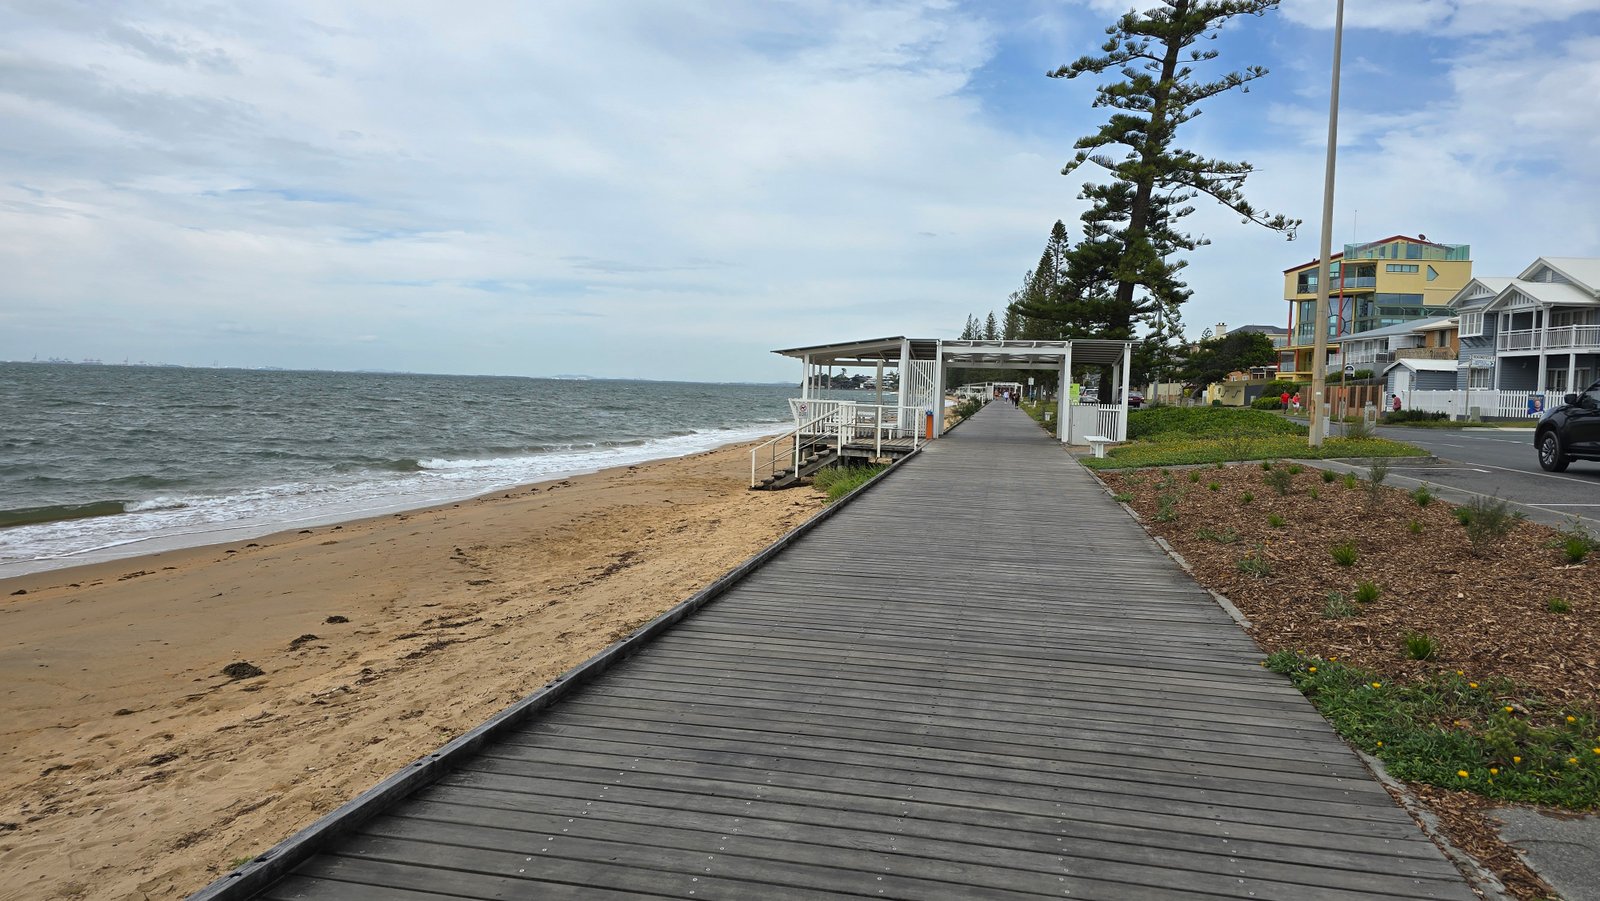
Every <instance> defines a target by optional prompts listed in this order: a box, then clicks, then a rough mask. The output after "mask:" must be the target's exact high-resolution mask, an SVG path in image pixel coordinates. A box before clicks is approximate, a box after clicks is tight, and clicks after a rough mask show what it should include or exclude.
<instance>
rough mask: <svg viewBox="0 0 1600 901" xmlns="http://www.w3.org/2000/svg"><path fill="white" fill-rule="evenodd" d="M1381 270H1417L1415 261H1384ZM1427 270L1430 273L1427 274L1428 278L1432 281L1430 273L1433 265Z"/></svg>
mask: <svg viewBox="0 0 1600 901" xmlns="http://www.w3.org/2000/svg"><path fill="white" fill-rule="evenodd" d="M1383 271H1384V272H1416V271H1417V264H1416V263H1384V264H1383ZM1428 272H1429V273H1430V274H1429V276H1428V280H1429V281H1432V280H1433V275H1432V274H1431V273H1432V272H1433V267H1432V266H1429V267H1428Z"/></svg>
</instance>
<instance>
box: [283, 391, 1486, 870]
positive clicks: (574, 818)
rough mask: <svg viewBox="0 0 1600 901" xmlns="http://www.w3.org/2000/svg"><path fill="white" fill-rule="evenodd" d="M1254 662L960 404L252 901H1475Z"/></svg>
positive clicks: (1077, 478)
mask: <svg viewBox="0 0 1600 901" xmlns="http://www.w3.org/2000/svg"><path fill="white" fill-rule="evenodd" d="M1259 659H1260V654H1259V652H1258V651H1257V649H1256V648H1255V646H1254V645H1253V644H1252V643H1251V642H1250V640H1249V639H1248V638H1246V637H1245V635H1244V634H1243V633H1242V631H1241V630H1240V629H1239V627H1238V626H1237V625H1235V624H1234V623H1233V622H1232V621H1231V620H1230V619H1229V618H1228V617H1227V616H1226V615H1225V614H1224V613H1223V612H1222V611H1221V610H1220V609H1218V607H1217V605H1216V604H1215V602H1213V600H1212V599H1211V598H1210V597H1209V596H1208V595H1207V594H1206V593H1205V592H1204V591H1203V590H1202V589H1201V588H1199V587H1198V586H1197V585H1196V584H1195V583H1194V582H1193V581H1191V580H1190V579H1189V578H1188V577H1187V576H1186V575H1185V574H1184V573H1183V572H1182V570H1181V569H1179V568H1178V567H1177V566H1176V565H1175V564H1173V563H1172V562H1171V561H1170V560H1169V559H1168V558H1167V557H1166V556H1165V555H1163V554H1162V553H1161V551H1160V550H1159V549H1158V548H1157V547H1156V546H1155V545H1154V544H1153V543H1152V542H1151V541H1150V539H1149V538H1148V537H1146V536H1145V534H1144V533H1143V532H1142V531H1141V530H1140V529H1139V528H1138V526H1137V525H1136V524H1135V523H1133V522H1132V521H1130V520H1129V518H1128V517H1127V515H1126V514H1125V513H1123V512H1122V511H1121V510H1120V509H1119V508H1118V507H1117V505H1116V504H1115V503H1113V502H1112V501H1111V500H1110V499H1109V498H1107V497H1106V496H1105V495H1104V493H1102V492H1101V491H1100V490H1099V489H1098V487H1097V485H1096V484H1095V483H1094V481H1093V480H1092V479H1091V478H1090V477H1089V476H1088V475H1087V474H1086V473H1085V472H1084V471H1083V470H1081V469H1080V468H1079V467H1078V466H1077V465H1076V464H1075V463H1073V462H1072V461H1071V460H1070V458H1069V457H1068V456H1067V455H1066V454H1065V453H1063V452H1062V449H1061V447H1060V445H1059V444H1058V443H1056V442H1054V441H1052V440H1050V439H1049V438H1048V437H1046V435H1045V434H1044V432H1043V431H1041V430H1040V429H1039V428H1038V427H1037V426H1035V425H1033V423H1032V422H1031V421H1029V420H1028V419H1027V418H1026V416H1024V415H1023V414H1022V413H1020V412H1019V411H1017V410H1015V409H1013V408H1011V407H1009V406H1002V405H999V404H992V405H990V407H988V408H986V409H985V410H984V411H983V412H982V413H980V414H978V415H977V416H976V417H975V418H974V419H973V420H972V421H971V422H969V423H967V424H965V425H963V426H962V427H961V428H960V429H957V430H956V431H955V432H953V433H952V434H951V436H950V437H948V438H947V439H944V440H941V441H937V442H934V443H933V444H932V445H930V446H929V447H928V448H927V449H926V450H925V451H924V452H923V453H922V454H920V455H918V456H916V457H913V458H912V459H910V460H908V461H907V462H906V463H905V464H904V465H903V466H902V467H901V468H900V469H899V470H897V471H895V472H894V473H892V474H891V475H890V476H889V477H888V478H886V479H884V480H882V482H881V483H880V484H879V485H877V486H876V487H874V488H873V489H871V490H870V491H868V492H867V493H866V494H865V495H864V496H863V497H861V498H860V499H859V500H858V501H856V502H855V503H853V504H851V505H850V506H849V507H848V508H846V509H844V510H841V511H840V512H839V514H838V515H836V516H834V517H833V518H831V519H829V520H828V521H826V522H824V523H821V524H820V525H819V526H818V527H817V528H816V529H815V530H814V531H812V532H810V533H809V534H807V535H805V536H803V537H802V538H801V539H800V540H799V541H798V542H797V543H796V544H795V545H793V546H792V547H790V548H789V549H787V550H785V551H783V552H782V553H781V554H780V555H778V556H777V557H776V558H775V559H773V560H771V561H770V562H768V563H767V564H765V565H764V566H761V567H760V568H759V569H758V570H756V571H755V572H754V573H753V574H752V575H750V576H749V577H748V578H746V579H745V580H743V581H742V582H740V583H739V584H737V585H736V586H735V587H734V588H733V589H732V590H731V591H729V592H728V593H727V594H725V595H723V596H722V597H721V599H719V600H717V601H716V602H715V603H713V604H711V605H710V606H708V607H706V608H705V609H703V610H701V611H700V612H698V613H696V614H694V615H693V616H692V617H690V618H689V619H687V620H685V621H684V622H682V623H680V624H678V625H677V626H675V627H673V628H672V629H671V630H670V631H668V632H666V633H665V634H664V635H662V636H660V637H658V638H657V639H655V640H654V641H653V642H651V643H650V645H649V646H648V647H646V648H645V649H644V650H643V651H641V652H640V653H639V654H638V655H637V656H634V657H632V658H631V659H628V660H626V661H624V662H622V663H620V664H618V665H617V666H616V667H614V668H612V669H611V670H609V671H607V672H606V673H604V674H603V675H601V676H600V677H599V678H598V679H597V680H596V681H595V682H593V683H591V684H589V685H588V686H587V687H584V688H581V689H579V690H577V691H576V692H575V693H574V694H573V695H572V696H571V697H569V698H568V699H566V700H564V701H561V702H560V703H558V704H557V705H556V706H554V707H553V708H551V709H549V710H547V711H545V712H543V713H541V714H538V715H536V716H535V717H533V718H532V719H531V720H529V721H528V722H526V723H524V724H523V725H522V727H520V728H519V729H517V730H514V731H513V732H511V733H510V734H509V737H505V738H502V739H500V740H497V741H495V742H494V743H492V744H490V745H488V746H487V747H486V748H484V749H483V750H481V751H480V752H479V753H478V754H477V755H476V756H474V757H471V758H470V759H468V760H466V761H464V762H463V763H461V764H460V765H459V766H458V767H457V768H455V770H454V771H453V772H451V773H450V774H449V775H447V776H445V777H444V778H443V779H442V780H440V781H438V782H436V783H434V784H433V785H431V786H429V787H426V788H423V789H422V790H420V791H418V792H416V793H415V794H413V795H411V796H410V797H409V798H406V799H403V800H401V801H399V802H397V803H395V804H393V805H392V806H390V807H389V808H388V809H387V810H386V811H385V812H384V813H382V814H381V815H379V816H377V817H375V818H373V819H371V820H368V821H366V822H365V823H364V824H362V825H360V826H359V827H356V828H355V829H354V830H353V831H352V832H350V833H349V834H347V835H345V836H344V837H342V838H340V839H338V840H337V841H335V842H334V843H333V844H332V845H331V846H329V847H328V848H326V849H324V850H323V851H322V852H321V853H319V854H317V855H316V856H314V857H311V858H310V859H309V860H307V861H306V862H304V863H302V864H300V865H299V867H298V868H297V869H296V870H295V871H294V872H293V873H292V874H291V875H289V876H287V877H285V878H283V879H281V880H280V881H279V882H277V883H276V884H275V885H273V886H272V887H271V888H269V889H268V890H267V891H265V893H264V894H263V895H262V897H266V898H272V899H302V898H341V899H380V898H381V899H399V901H422V899H434V898H443V897H450V898H539V899H567V898H572V899H609V898H622V897H636V896H650V897H675V898H695V899H713V898H715V899H751V898H754V899H760V901H780V899H806V898H836V897H866V898H902V899H946V898H948V899H968V898H996V899H999V898H1018V899H1020V898H1041V897H1055V898H1099V899H1120V898H1128V899H1167V898H1170V899H1178V898H1184V899H1193V898H1285V899H1339V898H1378V897H1384V898H1389V897H1393V898H1460V899H1467V898H1471V897H1473V895H1472V894H1471V893H1470V892H1469V891H1468V889H1467V887H1466V885H1465V883H1464V881H1463V880H1462V878H1461V877H1460V876H1459V875H1458V874H1457V872H1456V871H1455V870H1454V868H1453V867H1452V866H1451V865H1450V864H1448V863H1447V862H1446V860H1445V859H1444V857H1443V856H1442V855H1441V853H1440V852H1439V851H1438V850H1437V849H1436V848H1435V847H1434V846H1433V845H1432V844H1431V843H1429V842H1428V841H1427V840H1426V839H1425V838H1424V837H1423V836H1422V834H1421V833H1420V832H1419V831H1418V830H1417V828H1416V827H1415V825H1413V824H1412V822H1411V821H1410V819H1409V818H1408V817H1407V816H1406V815H1405V814H1404V813H1403V812H1402V811H1400V810H1399V809H1398V808H1397V807H1396V806H1395V805H1394V804H1393V803H1392V802H1391V800H1390V799H1389V797H1388V795H1386V794H1385V793H1384V791H1383V789H1382V788H1380V787H1379V786H1378V784H1377V783H1376V782H1374V781H1373V779H1372V778H1371V777H1370V776H1369V775H1368V774H1367V773H1366V771H1365V770H1364V769H1363V768H1362V766H1361V764H1360V763H1359V761H1358V760H1357V759H1356V758H1355V756H1354V755H1353V754H1352V753H1351V752H1350V751H1349V749H1348V748H1346V747H1345V745H1344V744H1343V743H1342V742H1341V741H1340V740H1339V739H1338V738H1337V737H1336V736H1335V735H1334V734H1333V732H1332V731H1331V730H1330V729H1329V727H1328V726H1327V725H1326V724H1325V723H1324V722H1323V721H1322V720H1321V718H1319V717H1318V716H1317V714H1316V713H1315V712H1313V710H1312V709H1311V707H1310V705H1309V704H1308V703H1307V702H1306V701H1305V700H1304V699H1303V698H1301V697H1300V695H1299V694H1298V693H1296V692H1295V691H1294V690H1293V689H1292V688H1290V687H1289V685H1288V684H1287V682H1286V681H1285V680H1284V679H1282V678H1281V677H1278V676H1275V675H1272V674H1270V673H1268V672H1266V671H1265V670H1263V669H1262V668H1261V667H1260V666H1258V661H1259Z"/></svg>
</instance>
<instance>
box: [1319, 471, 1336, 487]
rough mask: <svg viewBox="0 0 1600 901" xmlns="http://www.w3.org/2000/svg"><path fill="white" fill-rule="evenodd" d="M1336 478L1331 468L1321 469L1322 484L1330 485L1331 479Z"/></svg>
mask: <svg viewBox="0 0 1600 901" xmlns="http://www.w3.org/2000/svg"><path fill="white" fill-rule="evenodd" d="M1337 478H1338V476H1336V475H1334V473H1333V470H1331V469H1324V470H1323V471H1322V483H1323V484H1324V485H1332V484H1333V480H1334V479H1337Z"/></svg>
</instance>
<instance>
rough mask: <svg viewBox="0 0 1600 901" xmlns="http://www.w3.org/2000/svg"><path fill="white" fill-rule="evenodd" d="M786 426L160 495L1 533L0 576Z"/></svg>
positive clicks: (301, 522) (651, 455)
mask: <svg viewBox="0 0 1600 901" xmlns="http://www.w3.org/2000/svg"><path fill="white" fill-rule="evenodd" d="M782 428H783V426H782V425H781V424H775V423H764V424H760V425H751V426H746V427H742V428H731V429H715V430H708V431H703V432H696V433H693V434H690V435H679V436H672V437H666V438H654V439H649V440H645V441H642V442H639V443H637V444H628V445H621V446H615V447H589V448H574V449H571V450H560V451H550V452H545V453H537V454H528V455H525V456H509V457H488V458H481V459H474V458H463V459H432V460H423V461H420V463H421V469H420V471H414V472H397V473H390V474H382V475H376V474H368V475H367V476H366V477H363V478H358V479H354V480H352V481H349V482H345V483H310V482H285V483H282V484H277V485H264V486H257V487H251V488H247V489H242V490H239V491H235V492H229V493H219V494H194V495H180V496H163V497H158V498H152V499H149V500H144V501H139V502H136V503H131V504H129V505H128V507H127V512H126V513H125V514H123V515H120V516H104V517H97V518H93V519H79V520H71V521H65V522H49V523H39V524H34V525H26V526H17V527H14V528H10V529H6V530H4V531H3V532H0V577H5V576H15V575H22V574H25V573H29V572H39V571H42V570H48V569H59V568H61V567H65V566H76V565H78V564H82V563H95V562H101V561H105V560H114V559H118V558H122V557H130V556H135V555H139V554H145V553H153V552H156V551H161V550H171V549H174V548H179V547H194V546H198V545H204V544H213V543H217V542H223V541H233V540H238V539H242V538H247V537H256V536H261V535H266V534H269V533H271V532H277V531H281V530H284V529H291V528H303V527H306V526H311V525H326V524H329V523H334V522H341V521H346V520H351V519H358V518H361V517H363V516H372V515H377V514H381V513H389V512H395V511H399V510H406V509H415V508H418V507H428V506H432V505H434V504H441V503H447V502H450V501H457V500H461V499H463V498H468V497H473V496H476V495H479V494H486V493H488V492H491V491H498V490H502V489H505V488H510V487H513V486H516V485H525V484H528V483H530V482H540V481H545V480H548V479H554V478H564V477H566V476H572V475H579V474H582V473H586V472H595V471H597V470H601V469H607V468H610V467H613V466H627V465H631V464H635V463H644V462H647V461H650V460H662V459H668V458H672V457H681V456H686V455H689V454H694V453H699V452H701V451H706V450H711V449H712V448H716V447H721V446H723V445H726V444H733V443H737V442H741V441H749V440H753V439H756V438H761V437H765V436H768V435H772V434H775V433H777V432H778V431H781V430H782Z"/></svg>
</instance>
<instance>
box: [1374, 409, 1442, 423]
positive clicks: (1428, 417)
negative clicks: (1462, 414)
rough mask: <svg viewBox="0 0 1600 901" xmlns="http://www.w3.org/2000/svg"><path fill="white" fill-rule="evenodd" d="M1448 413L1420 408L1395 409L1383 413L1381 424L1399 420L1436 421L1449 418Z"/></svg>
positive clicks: (1399, 421)
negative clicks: (1430, 411)
mask: <svg viewBox="0 0 1600 901" xmlns="http://www.w3.org/2000/svg"><path fill="white" fill-rule="evenodd" d="M1449 418H1450V415H1449V414H1448V413H1425V412H1423V411H1422V410H1395V411H1393V412H1389V413H1385V414H1383V424H1384V425H1393V424H1395V423H1401V422H1438V421H1439V420H1441V419H1449Z"/></svg>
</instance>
